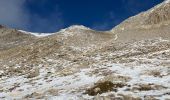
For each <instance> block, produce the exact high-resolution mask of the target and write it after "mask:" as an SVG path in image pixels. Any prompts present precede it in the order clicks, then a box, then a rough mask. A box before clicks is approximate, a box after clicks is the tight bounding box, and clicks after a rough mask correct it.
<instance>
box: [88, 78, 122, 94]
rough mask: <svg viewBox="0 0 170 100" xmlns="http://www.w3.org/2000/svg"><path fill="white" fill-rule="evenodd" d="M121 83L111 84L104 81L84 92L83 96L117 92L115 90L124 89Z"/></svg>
mask: <svg viewBox="0 0 170 100" xmlns="http://www.w3.org/2000/svg"><path fill="white" fill-rule="evenodd" d="M124 86H125V84H123V83H112V82H110V81H105V82H101V83H96V84H95V85H94V86H93V87H92V88H89V89H87V90H86V92H85V94H88V95H91V96H95V95H97V94H102V93H105V92H109V91H115V92H116V91H117V88H122V87H124Z"/></svg>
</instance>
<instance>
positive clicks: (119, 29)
mask: <svg viewBox="0 0 170 100" xmlns="http://www.w3.org/2000/svg"><path fill="white" fill-rule="evenodd" d="M111 31H112V32H113V33H116V34H118V37H119V39H118V40H119V41H129V40H142V39H150V38H156V37H162V38H164V39H170V38H169V37H170V33H169V31H170V2H169V1H168V0H166V1H164V2H163V3H161V4H159V5H157V6H155V7H153V8H152V9H150V10H148V11H146V12H142V13H140V14H138V15H136V16H133V17H130V18H128V19H127V20H125V21H124V22H122V23H121V24H120V25H118V26H116V27H115V28H113V29H112V30H111Z"/></svg>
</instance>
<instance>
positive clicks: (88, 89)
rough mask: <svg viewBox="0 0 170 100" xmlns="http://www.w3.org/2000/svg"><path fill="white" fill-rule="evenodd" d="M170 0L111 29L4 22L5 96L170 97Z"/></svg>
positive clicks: (0, 53)
mask: <svg viewBox="0 0 170 100" xmlns="http://www.w3.org/2000/svg"><path fill="white" fill-rule="evenodd" d="M169 11H170V1H169V0H166V1H164V2H163V3H161V4H159V5H157V6H155V7H153V8H152V9H150V10H148V11H146V12H142V13H140V14H138V15H136V16H133V17H130V18H129V19H127V20H125V21H124V22H122V23H121V24H120V25H118V26H116V27H115V28H113V29H112V30H111V31H105V32H104V31H95V30H92V29H90V28H87V27H85V26H81V25H73V26H70V27H68V28H65V29H62V30H60V31H59V32H56V33H48V34H44V33H31V32H26V31H22V30H16V29H10V28H7V27H4V26H0V99H1V100H27V99H42V100H43V99H45V100H46V99H47V100H169V99H170V12H169Z"/></svg>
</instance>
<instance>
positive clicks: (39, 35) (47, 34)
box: [19, 30, 54, 37]
mask: <svg viewBox="0 0 170 100" xmlns="http://www.w3.org/2000/svg"><path fill="white" fill-rule="evenodd" d="M19 31H20V32H22V33H25V34H31V35H34V36H36V37H45V36H49V35H52V34H54V33H34V32H27V31H23V30H19Z"/></svg>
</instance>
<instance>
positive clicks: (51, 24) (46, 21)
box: [0, 0, 64, 32]
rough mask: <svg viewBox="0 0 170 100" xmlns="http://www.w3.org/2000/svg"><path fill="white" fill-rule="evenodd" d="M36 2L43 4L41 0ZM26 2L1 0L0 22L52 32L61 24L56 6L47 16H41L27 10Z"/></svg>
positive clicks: (21, 27) (19, 27)
mask: <svg viewBox="0 0 170 100" xmlns="http://www.w3.org/2000/svg"><path fill="white" fill-rule="evenodd" d="M31 1H32V0H31ZM42 1H45V0H42ZM38 2H39V3H42V4H43V2H41V1H38ZM26 3H27V1H26V0H1V1H0V24H3V25H6V26H9V27H13V28H18V29H24V30H27V31H29V30H31V31H34V32H52V31H53V32H54V31H57V30H58V29H60V28H61V27H62V26H63V24H64V21H63V19H62V14H61V12H60V11H59V10H58V7H56V8H55V10H54V11H53V12H52V13H50V14H49V15H48V16H46V17H44V16H43V17H42V16H41V15H39V14H37V13H32V12H30V11H28V8H26V6H25V5H26Z"/></svg>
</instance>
